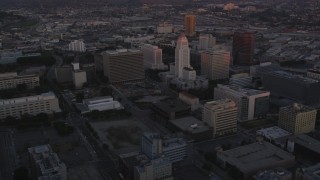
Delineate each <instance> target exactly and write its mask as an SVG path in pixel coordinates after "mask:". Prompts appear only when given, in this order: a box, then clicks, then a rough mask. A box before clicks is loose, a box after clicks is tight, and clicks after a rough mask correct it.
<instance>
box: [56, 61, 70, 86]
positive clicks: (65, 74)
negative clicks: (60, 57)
mask: <svg viewBox="0 0 320 180" xmlns="http://www.w3.org/2000/svg"><path fill="white" fill-rule="evenodd" d="M54 70H55V76H56V80H57V82H58V83H67V82H72V81H73V76H72V67H71V66H70V65H64V66H61V67H55V69H54Z"/></svg>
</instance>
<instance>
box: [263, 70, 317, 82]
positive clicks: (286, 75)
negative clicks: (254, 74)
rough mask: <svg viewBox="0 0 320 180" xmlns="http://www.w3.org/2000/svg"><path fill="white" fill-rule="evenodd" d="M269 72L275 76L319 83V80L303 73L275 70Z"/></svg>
mask: <svg viewBox="0 0 320 180" xmlns="http://www.w3.org/2000/svg"><path fill="white" fill-rule="evenodd" d="M269 74H271V75H274V76H281V77H284V78H286V79H291V80H295V81H299V82H302V83H318V82H319V81H318V80H315V79H312V78H308V77H305V76H302V75H297V74H292V73H289V72H286V71H273V72H269Z"/></svg>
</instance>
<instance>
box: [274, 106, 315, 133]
mask: <svg viewBox="0 0 320 180" xmlns="http://www.w3.org/2000/svg"><path fill="white" fill-rule="evenodd" d="M316 116H317V110H316V109H313V108H311V107H308V106H305V105H302V104H297V103H294V104H293V105H291V106H286V107H282V108H280V112H279V120H278V125H279V127H281V128H283V129H285V130H287V131H289V132H291V133H293V134H302V133H309V132H311V131H313V130H314V128H315V124H316Z"/></svg>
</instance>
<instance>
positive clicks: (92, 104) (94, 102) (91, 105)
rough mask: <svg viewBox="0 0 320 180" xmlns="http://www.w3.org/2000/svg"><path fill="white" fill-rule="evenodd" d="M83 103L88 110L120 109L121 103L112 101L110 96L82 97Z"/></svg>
mask: <svg viewBox="0 0 320 180" xmlns="http://www.w3.org/2000/svg"><path fill="white" fill-rule="evenodd" d="M83 104H84V105H85V106H86V107H87V108H88V109H89V111H94V110H98V111H106V110H112V109H122V106H121V104H120V103H119V102H118V101H114V100H113V98H112V97H111V96H103V97H95V98H90V99H84V100H83Z"/></svg>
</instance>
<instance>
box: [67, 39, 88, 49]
mask: <svg viewBox="0 0 320 180" xmlns="http://www.w3.org/2000/svg"><path fill="white" fill-rule="evenodd" d="M69 51H75V52H86V44H85V43H84V42H83V41H82V40H74V41H72V42H70V44H69Z"/></svg>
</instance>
